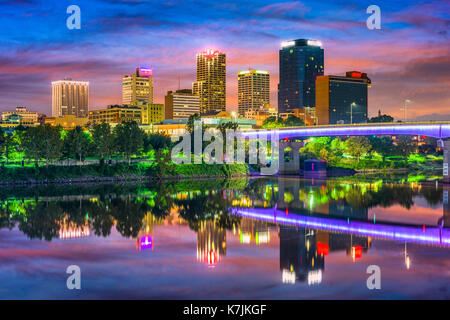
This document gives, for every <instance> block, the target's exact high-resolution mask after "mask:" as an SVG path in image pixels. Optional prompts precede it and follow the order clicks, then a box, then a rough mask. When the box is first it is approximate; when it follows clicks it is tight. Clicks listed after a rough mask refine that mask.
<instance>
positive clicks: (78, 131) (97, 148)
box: [0, 122, 172, 166]
mask: <svg viewBox="0 0 450 320" xmlns="http://www.w3.org/2000/svg"><path fill="white" fill-rule="evenodd" d="M171 146H172V142H171V139H170V137H169V136H166V135H162V134H159V133H150V134H147V133H145V132H144V131H143V130H142V129H140V128H139V126H138V124H137V123H136V122H123V123H120V124H117V125H116V126H115V127H114V128H112V127H111V126H110V124H108V123H98V124H91V125H88V127H87V128H82V127H75V128H74V129H72V130H64V129H63V128H61V127H60V126H58V127H54V126H51V125H49V124H46V125H39V126H35V127H17V128H16V129H15V130H14V131H13V132H4V131H1V132H0V156H1V157H2V158H3V159H4V160H5V161H6V163H8V162H9V161H17V160H19V161H20V160H22V165H23V164H24V161H25V160H28V161H33V162H34V163H35V165H36V166H38V165H39V162H40V161H45V163H46V164H48V163H51V162H54V161H58V160H69V159H73V160H76V161H84V160H85V159H86V158H88V157H93V158H96V159H98V160H99V161H100V163H103V162H104V161H105V160H108V159H111V158H112V157H121V158H122V159H126V160H128V162H130V161H131V158H132V157H139V156H144V157H149V156H151V155H152V154H154V152H158V151H160V150H162V149H169V148H170V147H171Z"/></svg>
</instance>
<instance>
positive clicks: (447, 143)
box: [439, 140, 450, 183]
mask: <svg viewBox="0 0 450 320" xmlns="http://www.w3.org/2000/svg"><path fill="white" fill-rule="evenodd" d="M439 142H440V146H441V147H442V149H443V150H444V162H443V175H444V182H445V183H450V175H449V161H450V140H439Z"/></svg>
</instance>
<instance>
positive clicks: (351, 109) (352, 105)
mask: <svg viewBox="0 0 450 320" xmlns="http://www.w3.org/2000/svg"><path fill="white" fill-rule="evenodd" d="M354 106H356V103H355V102H352V104H351V105H350V124H353V107H354Z"/></svg>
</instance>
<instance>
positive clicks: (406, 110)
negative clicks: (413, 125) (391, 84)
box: [403, 99, 411, 122]
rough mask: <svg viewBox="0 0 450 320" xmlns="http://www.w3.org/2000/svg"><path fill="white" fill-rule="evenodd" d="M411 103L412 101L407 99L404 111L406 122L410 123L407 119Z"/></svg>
mask: <svg viewBox="0 0 450 320" xmlns="http://www.w3.org/2000/svg"><path fill="white" fill-rule="evenodd" d="M410 102H411V100H408V99H405V107H404V108H403V110H404V112H405V122H406V121H408V118H407V115H406V114H407V112H408V103H410Z"/></svg>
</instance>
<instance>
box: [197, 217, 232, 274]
mask: <svg viewBox="0 0 450 320" xmlns="http://www.w3.org/2000/svg"><path fill="white" fill-rule="evenodd" d="M226 253H227V242H226V230H225V229H224V228H222V227H220V226H218V225H217V220H215V219H214V220H205V221H201V222H200V223H199V228H198V232H197V260H198V261H200V262H205V263H207V264H208V265H214V264H216V263H217V262H220V260H221V259H222V257H223V256H225V255H226Z"/></svg>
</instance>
